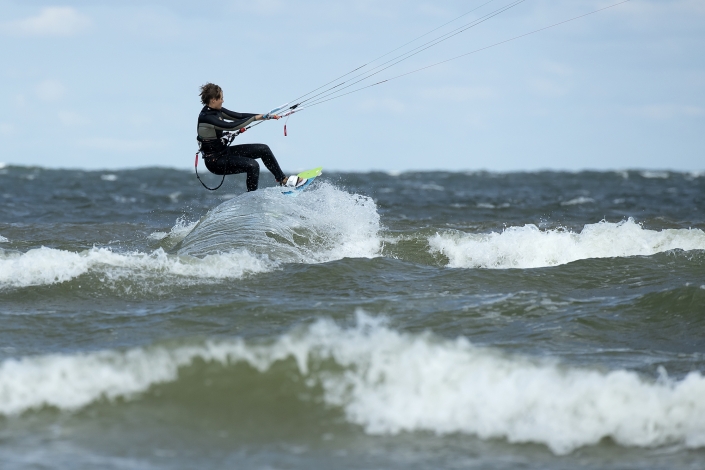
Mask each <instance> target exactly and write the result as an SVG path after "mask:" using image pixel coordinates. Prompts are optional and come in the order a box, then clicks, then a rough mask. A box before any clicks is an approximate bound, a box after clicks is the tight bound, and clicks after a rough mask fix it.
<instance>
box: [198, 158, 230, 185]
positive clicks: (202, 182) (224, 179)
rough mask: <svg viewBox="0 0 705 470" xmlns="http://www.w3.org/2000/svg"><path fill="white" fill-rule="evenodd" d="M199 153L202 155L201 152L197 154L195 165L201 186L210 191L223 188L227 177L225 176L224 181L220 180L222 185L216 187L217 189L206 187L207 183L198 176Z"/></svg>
mask: <svg viewBox="0 0 705 470" xmlns="http://www.w3.org/2000/svg"><path fill="white" fill-rule="evenodd" d="M199 153H200V151H199V152H196V162H195V163H194V168H195V169H196V178H198V181H200V182H201V184H202V185H203V187H204V188H206V189H207V190H208V191H215V190H216V189H218V188H220V187H221V186H223V183H224V182H225V175H223V179H222V180H220V184H219V185H218V186H216V187H215V188H209V187H208V186H206V183H204V182H203V180H202V179H201V177H200V176H198V154H199Z"/></svg>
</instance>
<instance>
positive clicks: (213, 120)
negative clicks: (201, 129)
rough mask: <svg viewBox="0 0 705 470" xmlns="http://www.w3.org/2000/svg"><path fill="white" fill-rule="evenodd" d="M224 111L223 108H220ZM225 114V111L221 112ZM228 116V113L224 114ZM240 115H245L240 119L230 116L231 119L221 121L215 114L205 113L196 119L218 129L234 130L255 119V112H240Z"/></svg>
mask: <svg viewBox="0 0 705 470" xmlns="http://www.w3.org/2000/svg"><path fill="white" fill-rule="evenodd" d="M222 111H225V110H222ZM223 114H226V113H223ZM233 114H240V113H233ZM226 116H227V117H228V118H231V116H230V114H227V115H226ZM242 116H247V117H243V118H240V119H236V118H232V119H233V120H232V121H221V120H220V119H218V117H217V116H215V115H214V114H206V115H201V116H200V117H199V119H198V122H199V123H206V124H210V125H211V126H213V127H215V128H216V129H217V130H219V131H234V130H237V129H241V128H243V127H245V126H247V125H248V124H250V123H251V122H253V121H254V120H255V116H257V115H256V114H242Z"/></svg>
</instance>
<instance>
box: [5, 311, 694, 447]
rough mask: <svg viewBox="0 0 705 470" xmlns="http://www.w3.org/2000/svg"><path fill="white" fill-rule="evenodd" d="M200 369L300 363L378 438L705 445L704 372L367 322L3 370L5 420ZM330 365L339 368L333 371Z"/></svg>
mask: <svg viewBox="0 0 705 470" xmlns="http://www.w3.org/2000/svg"><path fill="white" fill-rule="evenodd" d="M195 359H202V360H204V361H216V362H219V363H222V364H224V365H228V364H234V363H237V362H246V363H248V364H250V365H251V366H252V367H254V368H256V369H257V370H259V371H260V372H263V373H265V372H267V371H268V370H269V369H270V367H271V366H272V364H274V363H275V362H277V361H282V360H285V359H294V360H295V362H296V364H297V365H298V369H299V372H300V373H301V375H302V376H304V378H306V381H305V382H306V383H307V384H309V386H315V385H316V384H320V385H321V386H322V389H323V392H324V395H323V399H324V401H325V403H326V404H327V405H328V406H338V407H341V408H342V409H343V411H344V413H345V416H346V418H347V420H348V421H349V422H351V423H355V424H358V425H360V426H362V427H363V429H364V430H365V431H366V432H368V433H370V434H396V433H399V432H403V431H408V432H413V431H430V432H435V433H437V434H447V433H466V434H472V435H477V436H479V437H481V438H505V439H507V440H508V441H509V442H517V443H523V442H535V443H542V444H545V445H547V446H548V447H549V448H550V449H551V450H552V451H553V452H555V453H558V454H563V453H567V452H570V451H572V450H573V449H576V448H578V447H581V446H585V445H591V444H596V443H597V442H599V441H600V440H601V439H603V438H605V437H611V438H612V439H613V440H614V441H615V442H617V443H618V444H621V445H626V446H644V447H649V446H659V445H664V444H674V443H675V444H684V445H686V446H689V447H693V448H695V447H703V446H705V378H703V377H702V376H701V374H700V373H699V372H692V373H690V374H688V375H687V376H686V377H685V378H684V379H683V380H681V381H672V380H669V379H667V378H663V377H662V378H660V379H659V380H656V381H653V380H645V379H643V378H641V377H639V376H638V375H637V374H636V373H634V372H630V371H626V370H616V371H612V372H599V371H595V370H589V369H584V368H572V367H567V366H563V365H560V364H558V363H556V362H553V361H548V360H537V359H531V358H526V357H516V356H507V355H504V354H501V353H500V352H497V351H494V350H491V349H486V348H479V347H475V346H473V345H472V344H470V343H469V342H468V341H467V340H465V339H463V338H459V339H456V340H444V339H440V338H436V337H433V336H432V335H429V334H406V333H400V332H398V331H395V330H393V329H391V328H388V327H386V326H384V325H383V324H381V323H380V322H377V321H374V320H372V319H370V318H368V317H366V316H364V315H361V316H359V320H358V326H357V327H354V328H350V329H344V328H342V327H339V326H337V325H336V324H334V323H333V322H332V321H328V320H319V321H318V322H316V323H315V324H313V325H311V326H309V327H308V328H305V329H303V330H297V331H293V332H291V333H288V334H285V335H283V336H281V337H279V338H277V339H274V340H272V341H271V342H270V343H269V344H262V343H257V344H248V343H246V342H244V341H242V340H240V339H232V340H227V341H217V342H216V341H206V342H205V343H203V344H200V345H191V346H180V347H172V348H169V347H166V346H154V347H148V348H135V349H130V350H127V351H100V352H90V353H79V354H53V355H45V356H35V357H25V358H21V359H7V360H5V361H3V362H2V363H0V413H2V414H5V415H13V414H18V413H22V412H25V411H27V410H31V409H38V408H40V407H43V406H47V405H49V406H54V407H57V408H60V409H64V410H77V409H80V408H82V407H85V406H87V405H89V404H91V403H93V402H95V401H97V400H100V399H108V400H113V399H115V398H118V397H122V398H125V399H139V393H141V392H144V391H146V390H148V389H149V387H151V386H152V385H154V384H159V383H164V382H172V381H175V380H178V377H179V368H181V367H183V366H187V365H190V364H193V363H194V360H195ZM330 360H333V361H335V363H336V364H337V365H338V367H336V368H330V367H327V366H326V363H329V361H330ZM264 383H267V382H264Z"/></svg>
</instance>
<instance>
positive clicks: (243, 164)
mask: <svg viewBox="0 0 705 470" xmlns="http://www.w3.org/2000/svg"><path fill="white" fill-rule="evenodd" d="M200 95H201V102H202V103H203V109H201V112H200V114H199V115H198V137H197V139H198V142H199V145H200V150H201V153H202V154H203V162H204V163H205V165H206V168H207V169H208V171H210V172H211V173H214V174H216V175H233V174H237V173H247V179H246V183H247V190H248V191H255V190H257V186H258V184H259V163H258V162H257V160H256V159H258V158H261V159H262V162H263V163H264V166H266V167H267V169H268V170H269V171H270V172H271V173H272V174H273V175H274V179H276V181H277V183H279V184H280V185H282V186H284V185H286V186H299V185H301V184H302V183H303V181H302V180H301V179H300V178H298V177H297V176H286V175H285V174H284V172H282V170H281V168H280V167H279V163H278V162H277V159H276V158H275V157H274V154H273V153H272V150H271V149H270V148H269V146H268V145H265V144H241V145H233V146H228V144H229V143H230V142H231V141H232V139H233V138H234V134H228V131H238V130H239V131H240V132H243V129H244V128H245V127H246V126H248V125H249V124H251V123H252V122H254V121H261V120H266V119H280V116H277V115H271V116H269V115H263V114H248V113H236V112H234V111H230V110H229V109H225V108H223V101H224V100H223V90H222V88H220V87H219V86H218V85H215V84H213V83H206V84H205V85H203V86H202V87H201V93H200Z"/></svg>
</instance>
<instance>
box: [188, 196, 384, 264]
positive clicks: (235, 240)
mask: <svg viewBox="0 0 705 470" xmlns="http://www.w3.org/2000/svg"><path fill="white" fill-rule="evenodd" d="M314 184H315V183H314ZM379 231H380V218H379V214H378V213H377V206H376V205H375V203H374V201H373V200H372V199H371V198H369V197H366V196H361V195H357V194H350V193H347V192H345V191H342V190H339V189H337V188H335V187H334V186H332V185H330V184H328V183H322V184H319V185H317V187H315V188H312V189H309V190H307V191H305V192H302V193H300V194H299V195H298V196H297V197H287V196H283V195H282V194H281V191H280V190H279V189H277V188H267V189H264V190H261V191H254V192H250V193H246V194H243V195H241V196H240V197H237V198H233V199H230V200H228V201H226V202H224V203H222V204H221V205H219V206H218V207H216V208H215V209H213V210H211V211H210V212H209V213H208V214H207V215H206V216H205V217H204V218H203V219H202V220H201V221H200V222H199V223H198V225H197V226H196V227H195V228H194V229H193V230H192V231H191V232H190V233H189V234H188V235H187V236H186V238H185V239H184V240H183V242H182V243H181V246H180V248H179V253H180V254H188V255H192V256H204V255H208V254H213V253H222V252H226V251H229V250H232V249H233V248H240V247H246V248H247V250H248V251H249V252H250V253H256V254H260V255H265V256H267V257H269V258H271V259H273V260H279V261H284V262H294V263H296V262H299V263H300V262H304V263H305V262H314V263H320V262H327V261H333V260H338V259H342V258H346V257H348V258H371V257H375V256H378V255H379V253H380V249H381V239H380V237H379Z"/></svg>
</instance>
